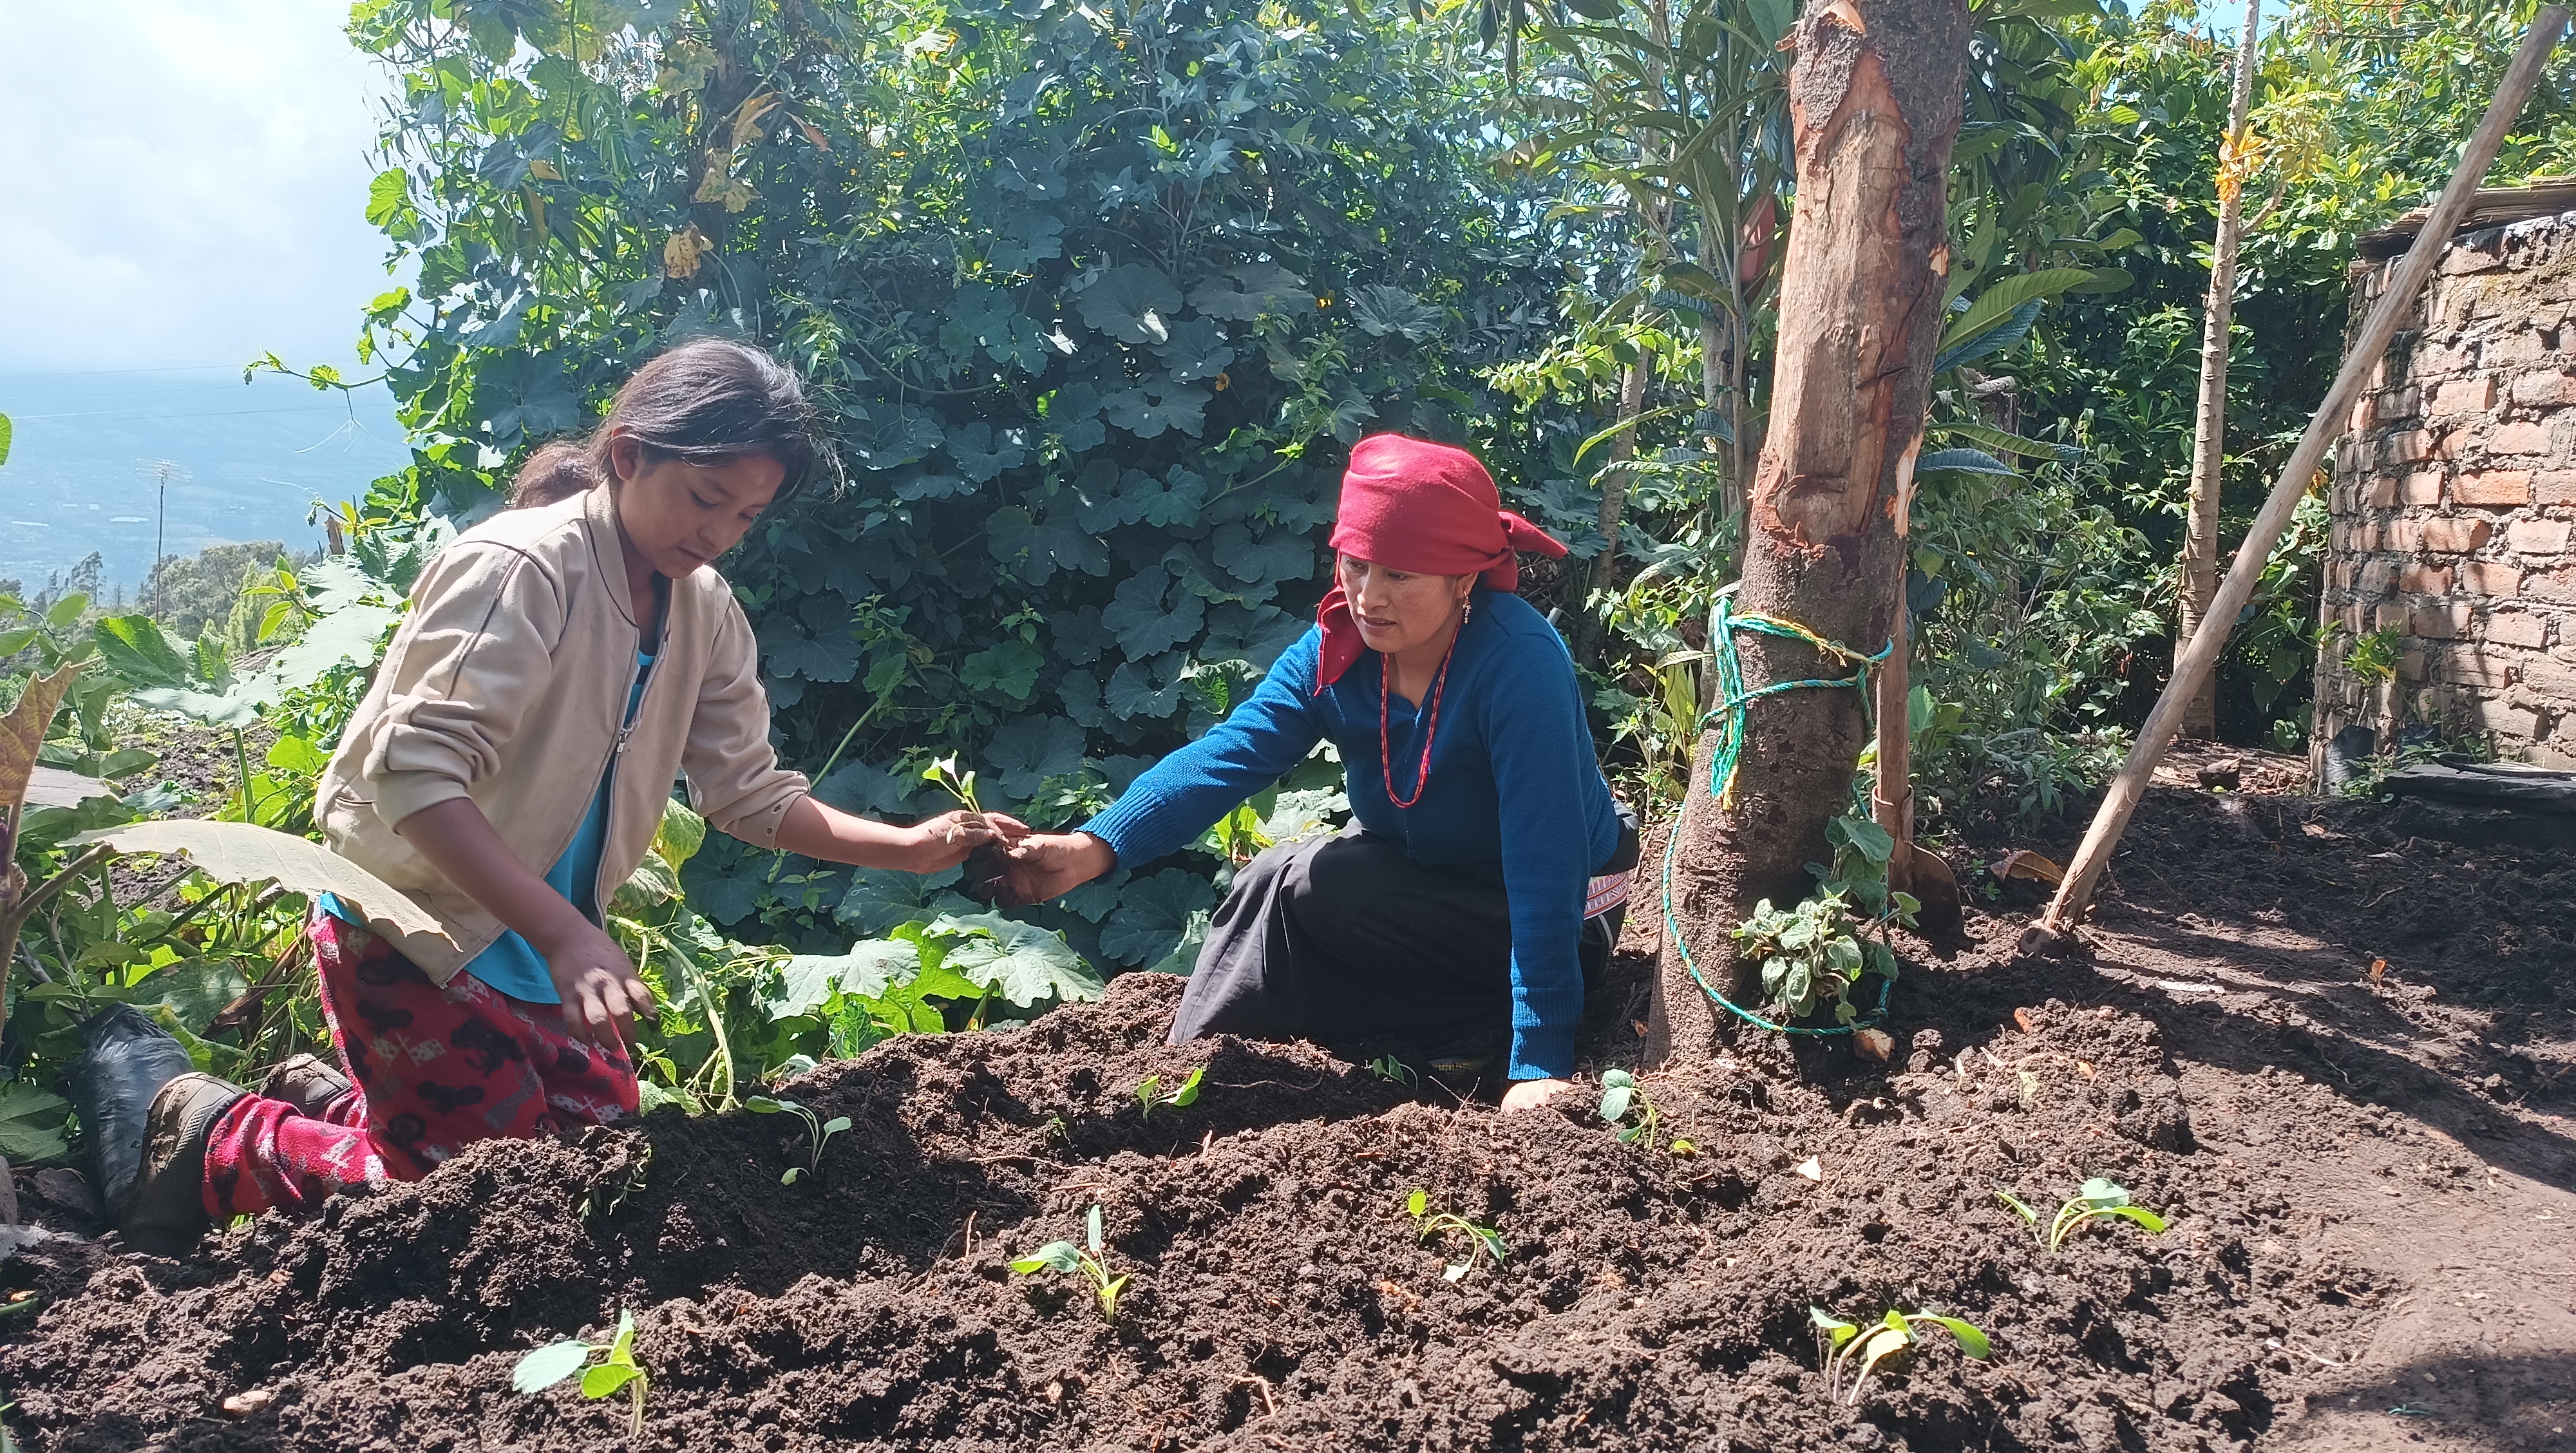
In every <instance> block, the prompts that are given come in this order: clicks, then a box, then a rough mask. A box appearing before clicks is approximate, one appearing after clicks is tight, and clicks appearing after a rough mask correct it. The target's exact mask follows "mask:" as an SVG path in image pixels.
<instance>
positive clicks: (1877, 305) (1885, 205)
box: [1649, 0, 1968, 1058]
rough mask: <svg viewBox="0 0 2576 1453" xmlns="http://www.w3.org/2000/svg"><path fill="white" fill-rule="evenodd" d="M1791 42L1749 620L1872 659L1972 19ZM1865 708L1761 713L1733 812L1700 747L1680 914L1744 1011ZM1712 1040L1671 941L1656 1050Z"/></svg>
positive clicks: (1854, 696)
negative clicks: (1763, 905)
mask: <svg viewBox="0 0 2576 1453" xmlns="http://www.w3.org/2000/svg"><path fill="white" fill-rule="evenodd" d="M1792 37H1793V38H1794V40H1795V41H1796V43H1797V48H1798V61H1797V65H1796V67H1795V68H1794V69H1793V70H1792V71H1791V73H1790V79H1789V94H1790V117H1791V124H1792V128H1793V135H1794V138H1795V144H1796V153H1797V160H1798V201H1797V206H1796V209H1795V211H1794V213H1793V216H1792V220H1791V223H1790V227H1789V238H1788V252H1787V256H1786V259H1785V262H1784V265H1783V272H1782V277H1781V282H1780V308H1779V311H1780V343H1779V348H1778V351H1777V354H1776V356H1775V357H1776V362H1775V364H1774V370H1773V386H1772V397H1771V416H1770V426H1769V428H1768V430H1767V431H1766V433H1765V435H1764V439H1763V445H1762V453H1761V458H1760V461H1759V463H1758V464H1757V465H1756V466H1755V468H1754V472H1753V481H1752V489H1751V496H1750V499H1749V500H1748V514H1747V539H1746V544H1745V563H1744V577H1743V583H1742V586H1741V589H1740V590H1739V592H1738V609H1739V611H1740V612H1758V613H1762V614H1767V615H1774V616H1781V617H1785V618H1787V619H1789V620H1793V621H1797V622H1799V623H1801V624H1803V625H1805V626H1807V627H1808V628H1809V629H1811V630H1813V631H1815V632H1816V633H1817V634H1818V635H1820V636H1823V637H1825V638H1826V639H1828V640H1833V641H1839V642H1842V643H1844V644H1846V645H1849V646H1852V647H1854V648H1856V649H1858V650H1861V651H1876V650H1878V649H1879V647H1881V646H1882V645H1884V644H1885V643H1886V642H1887V640H1888V639H1889V635H1890V632H1891V631H1892V630H1893V629H1894V628H1895V625H1896V615H1895V609H1896V605H1897V581H1898V573H1897V569H1896V561H1897V549H1898V544H1897V538H1896V531H1895V512H1896V510H1897V508H1898V507H1899V501H1900V490H1901V488H1902V484H1901V480H1900V471H1901V466H1902V463H1903V462H1904V461H1907V460H1910V459H1911V457H1912V454H1913V451H1914V449H1915V447H1916V446H1917V444H1918V442H1919V440H1920V436H1921V433H1922V427H1923V415H1924V409H1925V406H1926V404H1927V403H1928V402H1929V400H1930V396H1931V383H1932V358H1933V353H1934V350H1935V345H1936V343H1937V342H1938V341H1939V334H1940V307H1941V294H1942V284H1943V270H1944V267H1945V265H1946V261H1947V256H1948V249H1947V240H1948V239H1947V233H1946V230H1945V223H1944V207H1945V201H1946V193H1947V190H1948V183H1949V171H1950V148H1951V144H1952V143H1953V142H1954V141H1955V140H1956V139H1957V136H1958V130H1959V113H1960V103H1961V99H1962V85H1963V70H1964V65H1965V61H1966V56H1967V40H1968V17H1967V12H1966V10H1965V8H1964V7H1963V6H1962V5H1961V4H1960V3H1959V0H1830V3H1817V4H1814V5H1812V6H1811V7H1810V8H1809V10H1808V13H1807V15H1806V16H1805V18H1803V19H1802V20H1800V21H1799V23H1798V26H1797V28H1796V29H1795V30H1794V31H1793V32H1792ZM1736 647H1737V650H1738V652H1739V654H1740V655H1741V657H1742V660H1743V664H1744V680H1745V685H1746V686H1747V688H1748V689H1755V690H1758V689H1759V688H1760V687H1762V686H1763V685H1764V684H1766V683H1770V682H1775V681H1783V680H1802V679H1808V678H1831V677H1844V676H1849V675H1850V674H1851V668H1850V667H1849V666H1847V665H1844V664H1842V663H1840V662H1838V661H1834V660H1831V659H1826V658H1823V657H1821V656H1820V655H1819V653H1818V652H1816V651H1815V650H1814V649H1812V648H1810V647H1808V646H1806V645H1804V644H1803V643H1800V642H1795V641H1787V640H1780V639H1777V638H1773V637H1768V636H1759V635H1740V636H1738V637H1737V641H1736ZM1863 708H1864V703H1863V700H1862V696H1861V693H1860V692H1858V691H1849V690H1835V689H1809V690H1798V691H1789V692H1783V693H1781V694H1779V695H1776V696H1769V697H1764V698H1762V699H1761V700H1759V701H1757V702H1756V703H1754V705H1753V707H1752V709H1751V728H1750V732H1749V740H1748V741H1747V742H1746V744H1745V748H1744V753H1743V759H1742V764H1741V766H1740V767H1739V769H1738V772H1737V776H1736V783H1735V801H1734V805H1733V807H1732V808H1721V807H1720V806H1719V804H1718V803H1717V801H1716V800H1715V799H1714V798H1713V797H1712V796H1711V794H1710V790H1709V788H1710V783H1709V758H1710V752H1711V748H1712V745H1713V743H1714V736H1713V735H1703V736H1702V738H1701V740H1700V744H1699V749H1698V752H1697V754H1696V757H1695V760H1694V763H1693V769H1692V778H1691V787H1690V797H1689V801H1688V802H1687V804H1686V805H1685V806H1684V808H1683V811H1682V819H1681V822H1680V825H1679V826H1678V828H1677V829H1676V831H1677V832H1679V834H1680V835H1681V841H1680V846H1679V849H1678V851H1677V857H1676V861H1675V863H1674V868H1673V874H1672V892H1673V899H1674V904H1673V908H1674V916H1675V918H1676V919H1677V920H1678V922H1679V924H1680V927H1681V931H1682V933H1683V935H1684V936H1685V938H1686V939H1687V941H1688V943H1689V947H1690V951H1691V955H1692V958H1693V960H1694V961H1695V962H1696V963H1697V964H1698V965H1699V968H1700V972H1701V973H1702V974H1704V975H1706V976H1707V977H1708V978H1709V980H1710V982H1711V983H1713V984H1715V985H1716V986H1717V987H1719V988H1720V989H1722V990H1724V991H1725V992H1726V993H1727V995H1728V997H1729V998H1731V999H1734V1000H1735V1001H1736V1002H1737V1003H1739V1004H1745V1003H1749V1001H1750V1000H1751V998H1752V997H1753V992H1754V990H1753V988H1752V985H1751V983H1750V982H1749V981H1752V980H1754V979H1755V978H1756V976H1755V974H1754V973H1753V970H1754V968H1755V967H1756V966H1754V965H1752V964H1750V963H1742V962H1738V960H1737V958H1736V956H1735V954H1734V951H1733V940H1732V939H1731V937H1730V933H1731V931H1732V929H1733V928H1734V926H1735V925H1736V924H1737V923H1739V922H1741V921H1742V920H1743V919H1745V918H1747V917H1749V916H1751V914H1752V911H1753V907H1754V904H1755V902H1756V900H1759V899H1762V898H1769V899H1771V900H1772V901H1773V902H1774V903H1777V904H1782V905H1784V906H1785V905H1786V904H1789V903H1793V902H1795V901H1797V900H1799V899H1801V898H1803V897H1805V896H1806V895H1807V893H1808V891H1809V890H1810V889H1811V888H1812V887H1813V886H1814V881H1813V879H1812V878H1811V877H1810V876H1809V875H1808V873H1807V871H1806V864H1807V863H1809V862H1811V861H1815V860H1818V859H1820V858H1821V857H1823V856H1824V853H1825V835H1824V834H1825V824H1826V822H1827V821H1828V820H1830V819H1832V818H1833V817H1835V816H1837V815H1839V814H1840V813H1841V811H1842V810H1843V807H1844V805H1845V804H1846V803H1847V802H1848V801H1849V800H1850V794H1851V784H1852V775H1853V769H1854V764H1855V763H1856V762H1857V760H1858V758H1859V755H1860V747H1861V743H1862V740H1863V736H1864V732H1865V722H1866V716H1865V713H1864V710H1863ZM1717 1021H1718V1013H1717V1011H1716V1009H1715V1007H1714V1006H1713V1005H1712V1004H1711V1003H1710V1002H1709V1000H1708V999H1707V997H1706V996H1705V995H1704V994H1702V993H1701V991H1700V990H1699V988H1698V987H1697V986H1696V985H1694V984H1693V983H1692V982H1691V980H1690V979H1689V978H1688V976H1687V975H1686V974H1684V972H1683V970H1682V966H1681V963H1680V960H1679V958H1678V956H1677V955H1676V953H1675V952H1674V947H1673V945H1672V944H1671V943H1669V942H1667V943H1666V944H1665V945H1664V949H1663V959H1662V963H1661V965H1660V967H1659V972H1658V974H1657V976H1656V993H1655V999H1654V1008H1653V1011H1652V1018H1651V1021H1650V1025H1649V1027H1650V1031H1651V1033H1650V1040H1651V1045H1650V1047H1651V1048H1652V1050H1653V1051H1654V1052H1655V1054H1656V1056H1657V1057H1658V1058H1667V1057H1669V1056H1671V1055H1675V1054H1682V1055H1704V1054H1709V1053H1713V1052H1714V1051H1715V1050H1716V1049H1717V1048H1718V1047H1719V1045H1720V1044H1721V1043H1722V1042H1723V1041H1724V1036H1725V1031H1726V1029H1727V1028H1728V1026H1725V1025H1721V1024H1719V1023H1718V1022H1717Z"/></svg>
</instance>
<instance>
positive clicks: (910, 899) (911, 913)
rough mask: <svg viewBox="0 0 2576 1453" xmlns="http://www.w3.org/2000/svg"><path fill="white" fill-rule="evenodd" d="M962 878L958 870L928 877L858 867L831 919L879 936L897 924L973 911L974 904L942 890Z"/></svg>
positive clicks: (940, 872) (951, 869)
mask: <svg viewBox="0 0 2576 1453" xmlns="http://www.w3.org/2000/svg"><path fill="white" fill-rule="evenodd" d="M964 876H965V873H964V872H963V871H962V870H961V869H957V868H946V869H942V870H941V871H939V872H936V873H932V874H929V875H928V876H924V875H922V874H920V873H906V872H903V871H901V870H900V869H896V868H860V869H858V870H856V871H855V872H853V873H852V874H851V875H850V886H849V888H848V890H847V891H846V892H844V893H843V894H842V895H841V906H840V907H839V909H837V910H836V911H835V914H834V916H835V917H837V918H839V919H840V920H841V921H842V922H843V923H846V924H849V925H850V926H851V927H853V928H856V929H857V930H858V931H859V932H861V933H866V934H880V933H884V932H886V931H887V930H888V929H891V928H893V927H895V926H896V925H897V924H903V923H912V922H915V921H919V920H926V919H931V918H936V917H938V916H939V915H940V914H942V913H946V912H950V911H952V910H958V909H972V908H973V907H974V905H973V904H971V903H969V902H967V901H966V900H965V899H964V898H961V897H959V896H958V895H957V894H955V893H949V892H943V891H941V890H943V889H945V888H947V887H948V886H949V885H950V884H952V883H955V882H956V881H957V880H958V879H960V878H962V877H964Z"/></svg>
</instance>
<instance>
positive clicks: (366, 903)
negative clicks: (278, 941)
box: [71, 822, 452, 944]
mask: <svg viewBox="0 0 2576 1453" xmlns="http://www.w3.org/2000/svg"><path fill="white" fill-rule="evenodd" d="M71 841H72V842H73V843H74V844H75V845H79V846H86V845H88V844H90V843H105V844H106V845H107V846H108V847H110V848H112V849H114V850H115V851H117V852H119V853H180V854H183V855H185V856H186V857H187V859H188V860H189V861H190V862H192V863H194V864H196V865H197V870H198V871H199V872H202V873H204V874H205V875H206V876H207V877H209V878H212V879H214V880H216V881H217V882H220V883H275V884H276V885H277V886H279V887H281V888H284V889H286V890H288V891H289V892H294V893H335V894H338V895H339V896H340V898H341V900H342V901H344V902H346V903H348V904H349V905H351V906H352V907H354V908H356V909H357V910H358V911H359V912H361V913H363V914H365V915H366V916H367V922H368V923H369V924H370V925H373V926H375V927H377V928H381V929H389V930H391V931H392V932H393V933H394V934H395V935H396V936H399V937H411V936H415V935H416V936H418V937H422V938H430V939H436V940H438V941H439V942H441V943H451V944H452V941H451V940H449V938H448V937H447V931H446V930H445V929H443V928H441V927H439V924H438V920H437V919H435V918H432V917H431V916H430V915H429V913H428V911H427V910H425V909H423V908H422V907H421V906H420V905H419V904H417V903H414V902H412V901H411V900H410V899H409V898H406V897H404V896H403V895H402V894H401V893H400V892H398V891H396V890H395V889H394V888H392V887H391V886H389V885H387V884H386V883H385V881H384V880H383V879H381V878H378V877H377V876H376V875H375V874H373V873H370V872H368V871H367V870H366V869H364V868H361V867H359V866H358V865H357V864H355V863H353V862H350V861H349V860H348V859H346V858H344V857H341V856H340V855H339V854H337V853H334V852H332V851H331V850H330V849H329V848H326V847H324V846H322V845H321V844H320V843H317V842H311V841H308V840H306V839H304V838H300V837H294V836H290V835H289V834H286V833H282V832H275V831H272V830H270V829H268V828H264V827H254V826H252V825H251V824H249V823H246V822H138V823H134V824H131V825H129V826H126V827H117V828H109V829H106V830H105V831H102V832H85V833H82V834H80V835H79V836H78V837H75V838H73V839H72V840H71Z"/></svg>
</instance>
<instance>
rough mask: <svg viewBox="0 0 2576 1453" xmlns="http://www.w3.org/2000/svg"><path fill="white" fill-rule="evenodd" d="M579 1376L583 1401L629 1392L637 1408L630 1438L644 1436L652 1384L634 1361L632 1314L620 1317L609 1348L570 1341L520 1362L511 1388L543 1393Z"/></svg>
mask: <svg viewBox="0 0 2576 1453" xmlns="http://www.w3.org/2000/svg"><path fill="white" fill-rule="evenodd" d="M594 1356H595V1357H597V1358H599V1361H598V1362H597V1363H596V1364H593V1363H591V1361H590V1359H591V1358H593V1357H594ZM576 1372H578V1373H580V1374H581V1395H582V1396H583V1397H586V1398H604V1397H613V1396H615V1395H616V1393H617V1390H618V1389H619V1388H624V1389H626V1392H627V1395H628V1396H629V1397H630V1398H632V1399H633V1400H634V1407H635V1426H634V1429H633V1431H632V1432H631V1433H630V1434H629V1435H628V1436H630V1437H633V1436H639V1435H641V1434H642V1433H643V1431H644V1394H645V1390H646V1389H647V1388H649V1387H650V1386H651V1385H652V1381H653V1380H652V1379H651V1378H649V1377H646V1376H645V1375H644V1367H643V1364H641V1363H639V1362H637V1361H636V1360H635V1314H634V1313H633V1312H620V1313H618V1314H617V1336H616V1337H615V1338H614V1339H612V1340H611V1341H610V1342H609V1343H608V1344H607V1345H606V1346H600V1345H598V1344H596V1343H591V1342H581V1341H569V1340H568V1341H563V1342H557V1343H555V1344H554V1345H553V1346H551V1347H540V1348H538V1349H536V1350H535V1351H533V1352H531V1353H529V1354H528V1355H527V1356H525V1357H522V1358H520V1359H519V1363H518V1365H517V1366H516V1367H513V1368H511V1369H510V1386H511V1387H512V1388H513V1389H515V1390H516V1391H519V1392H523V1393H539V1392H544V1391H545V1390H546V1389H547V1388H550V1387H552V1386H554V1385H555V1384H556V1383H559V1382H561V1381H563V1380H564V1379H565V1378H567V1377H570V1376H572V1375H573V1374H574V1373H576Z"/></svg>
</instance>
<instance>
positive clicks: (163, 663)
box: [90, 615, 189, 686]
mask: <svg viewBox="0 0 2576 1453" xmlns="http://www.w3.org/2000/svg"><path fill="white" fill-rule="evenodd" d="M90 634H91V638H92V639H94V640H96V641H97V642H98V658H99V660H100V661H102V662H104V663H105V664H106V666H107V669H108V670H110V671H113V672H115V673H116V674H117V675H118V676H120V677H122V678H124V680H125V681H126V683H127V684H128V685H132V686H185V685H187V684H188V681H189V673H188V657H187V653H185V652H183V651H181V650H180V649H179V646H178V643H177V642H175V641H172V640H171V639H170V637H169V636H168V635H166V634H164V633H163V631H162V629H161V626H160V623H159V622H157V621H155V620H153V619H152V617H150V616H147V615H123V616H109V617H107V618H106V619H104V620H102V621H100V622H99V623H98V624H97V625H96V626H95V627H93V628H92V629H91V633H90Z"/></svg>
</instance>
